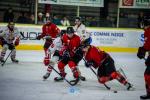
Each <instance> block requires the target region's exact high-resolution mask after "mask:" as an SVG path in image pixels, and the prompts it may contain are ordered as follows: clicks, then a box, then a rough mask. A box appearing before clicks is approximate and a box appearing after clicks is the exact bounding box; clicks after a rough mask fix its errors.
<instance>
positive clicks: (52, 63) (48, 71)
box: [43, 56, 59, 80]
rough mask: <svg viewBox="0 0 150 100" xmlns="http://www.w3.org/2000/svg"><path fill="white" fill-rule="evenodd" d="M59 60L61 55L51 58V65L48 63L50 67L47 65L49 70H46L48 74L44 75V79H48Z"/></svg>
mask: <svg viewBox="0 0 150 100" xmlns="http://www.w3.org/2000/svg"><path fill="white" fill-rule="evenodd" d="M58 60H59V57H58V56H53V57H52V58H51V59H50V63H49V65H48V67H47V72H46V74H45V75H44V76H43V79H44V80H46V79H47V78H48V77H49V76H50V74H51V72H52V67H54V65H55V64H56V63H57V62H58Z"/></svg>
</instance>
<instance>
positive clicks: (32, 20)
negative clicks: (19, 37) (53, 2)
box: [29, 14, 35, 24]
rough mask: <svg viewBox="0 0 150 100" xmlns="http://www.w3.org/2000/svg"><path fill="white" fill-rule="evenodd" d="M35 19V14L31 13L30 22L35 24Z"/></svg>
mask: <svg viewBox="0 0 150 100" xmlns="http://www.w3.org/2000/svg"><path fill="white" fill-rule="evenodd" d="M34 21H35V17H34V14H31V15H30V17H29V24H34Z"/></svg>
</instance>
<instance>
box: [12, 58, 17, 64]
mask: <svg viewBox="0 0 150 100" xmlns="http://www.w3.org/2000/svg"><path fill="white" fill-rule="evenodd" d="M11 61H12V62H13V63H18V62H19V60H17V59H13V58H11Z"/></svg>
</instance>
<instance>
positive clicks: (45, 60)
mask: <svg viewBox="0 0 150 100" xmlns="http://www.w3.org/2000/svg"><path fill="white" fill-rule="evenodd" d="M49 63H50V60H49V57H45V58H44V65H45V66H48V65H49Z"/></svg>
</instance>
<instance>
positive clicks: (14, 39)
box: [0, 21, 20, 63]
mask: <svg viewBox="0 0 150 100" xmlns="http://www.w3.org/2000/svg"><path fill="white" fill-rule="evenodd" d="M0 40H1V45H2V51H1V54H0V62H4V57H5V54H6V51H7V49H9V50H11V55H10V57H11V60H12V62H15V63H18V62H19V61H18V60H17V59H16V48H15V46H18V45H19V42H20V34H19V31H18V29H17V28H16V27H15V23H14V22H13V21H10V22H9V23H8V25H7V26H6V27H5V28H4V29H3V32H2V33H0Z"/></svg>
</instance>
